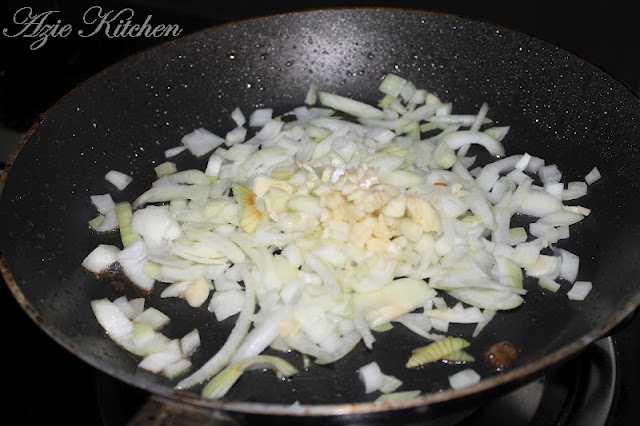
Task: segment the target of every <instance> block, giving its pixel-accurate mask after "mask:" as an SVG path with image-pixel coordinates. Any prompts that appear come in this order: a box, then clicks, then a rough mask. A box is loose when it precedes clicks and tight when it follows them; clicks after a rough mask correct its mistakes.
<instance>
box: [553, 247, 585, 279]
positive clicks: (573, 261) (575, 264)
mask: <svg viewBox="0 0 640 426" xmlns="http://www.w3.org/2000/svg"><path fill="white" fill-rule="evenodd" d="M558 252H559V253H560V258H561V259H562V262H561V264H560V277H562V278H564V279H565V280H567V281H569V282H570V283H572V282H574V281H575V280H576V279H577V278H578V270H579V268H580V258H579V257H578V256H577V255H575V254H573V253H571V252H570V251H567V250H565V249H558Z"/></svg>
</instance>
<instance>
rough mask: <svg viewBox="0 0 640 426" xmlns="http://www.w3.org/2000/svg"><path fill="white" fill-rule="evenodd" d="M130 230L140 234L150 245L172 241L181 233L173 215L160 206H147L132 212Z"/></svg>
mask: <svg viewBox="0 0 640 426" xmlns="http://www.w3.org/2000/svg"><path fill="white" fill-rule="evenodd" d="M131 231H133V232H134V233H136V234H140V236H141V237H142V238H143V239H144V242H145V243H146V244H150V245H152V246H158V245H160V244H163V243H167V242H170V241H173V240H175V239H176V238H178V237H179V236H180V235H181V234H182V230H181V228H180V225H179V224H178V222H177V221H176V219H175V218H174V217H173V215H172V214H171V213H170V212H169V210H168V209H167V208H165V207H160V206H147V207H145V208H143V209H139V210H136V211H135V212H133V215H132V217H131Z"/></svg>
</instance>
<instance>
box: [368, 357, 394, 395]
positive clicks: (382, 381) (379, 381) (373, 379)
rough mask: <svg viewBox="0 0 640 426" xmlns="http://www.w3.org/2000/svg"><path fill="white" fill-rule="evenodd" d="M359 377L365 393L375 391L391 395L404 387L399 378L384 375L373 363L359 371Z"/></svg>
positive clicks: (376, 364)
mask: <svg viewBox="0 0 640 426" xmlns="http://www.w3.org/2000/svg"><path fill="white" fill-rule="evenodd" d="M358 376H359V377H360V380H361V381H362V383H363V384H364V388H365V389H364V392H365V393H372V392H375V391H380V392H382V393H389V392H393V391H395V390H396V389H397V388H399V387H400V386H401V385H402V382H401V381H400V380H398V379H397V378H395V377H393V376H389V375H386V374H384V373H383V372H382V370H380V366H379V365H378V363H376V362H371V363H369V364H367V365H365V366H363V367H360V369H358Z"/></svg>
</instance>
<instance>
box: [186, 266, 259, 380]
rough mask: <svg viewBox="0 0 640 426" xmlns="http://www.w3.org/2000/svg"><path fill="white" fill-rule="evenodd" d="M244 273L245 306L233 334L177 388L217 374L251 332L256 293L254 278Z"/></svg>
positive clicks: (232, 331)
mask: <svg viewBox="0 0 640 426" xmlns="http://www.w3.org/2000/svg"><path fill="white" fill-rule="evenodd" d="M244 275H245V276H244V280H243V281H244V283H245V291H244V294H245V297H244V306H243V308H242V311H241V312H240V316H239V317H238V320H237V321H236V324H235V325H234V327H233V330H231V334H230V335H229V337H228V338H227V341H226V342H225V343H224V345H223V346H222V348H220V350H219V351H218V352H217V353H216V354H215V355H214V356H213V357H212V358H211V359H209V360H208V361H207V362H206V363H205V364H204V365H203V366H201V367H200V368H199V369H198V370H196V371H195V372H194V373H193V374H191V375H190V376H188V377H186V378H185V379H183V380H181V381H180V382H178V384H177V385H176V386H175V387H176V389H186V388H190V387H192V386H195V385H197V384H199V383H202V382H204V381H205V380H207V379H209V378H210V377H212V376H214V375H215V374H217V373H218V372H219V371H220V370H222V369H223V368H224V367H225V365H227V364H228V363H229V360H230V359H231V357H232V356H233V354H234V352H235V351H236V349H237V348H238V347H239V346H240V345H241V344H242V341H243V340H244V338H245V337H246V336H247V334H248V333H249V328H251V321H252V317H253V314H254V310H255V303H256V295H255V286H254V282H253V279H252V278H251V277H249V274H244Z"/></svg>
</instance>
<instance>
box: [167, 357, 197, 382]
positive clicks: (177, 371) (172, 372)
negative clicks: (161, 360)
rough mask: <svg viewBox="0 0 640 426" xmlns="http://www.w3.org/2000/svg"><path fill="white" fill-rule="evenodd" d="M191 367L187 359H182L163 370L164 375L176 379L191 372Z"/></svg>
mask: <svg viewBox="0 0 640 426" xmlns="http://www.w3.org/2000/svg"><path fill="white" fill-rule="evenodd" d="M191 365H192V364H191V361H189V360H188V359H186V358H181V359H179V360H178V361H176V362H174V363H171V364H169V365H167V366H166V367H164V368H163V369H162V374H163V375H164V376H166V377H168V378H169V379H174V378H176V377H178V376H180V375H181V374H184V373H185V372H186V371H187V370H189V369H190V368H191Z"/></svg>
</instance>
